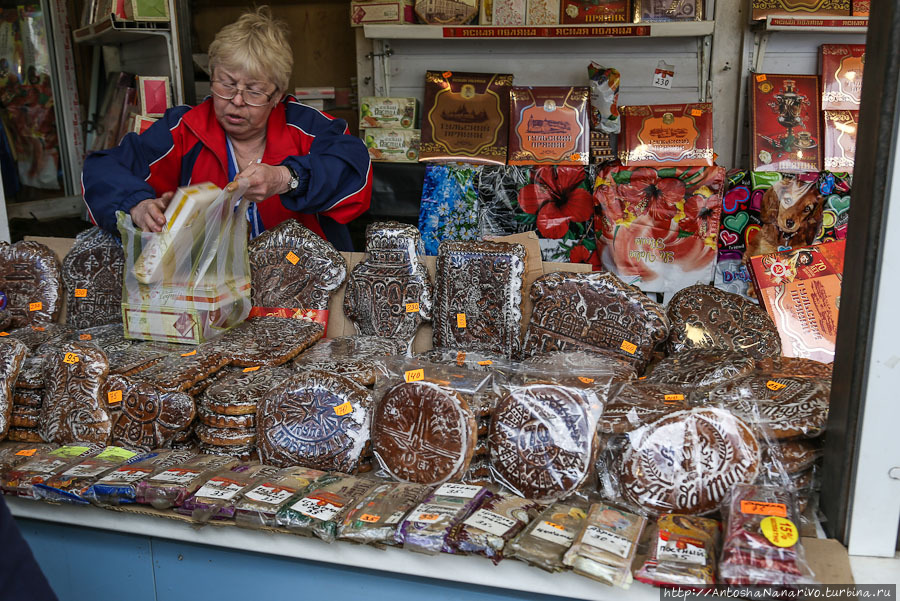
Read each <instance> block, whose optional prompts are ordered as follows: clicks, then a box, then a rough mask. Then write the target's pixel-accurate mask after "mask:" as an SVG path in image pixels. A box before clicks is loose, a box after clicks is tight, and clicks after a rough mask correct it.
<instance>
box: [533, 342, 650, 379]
mask: <svg viewBox="0 0 900 601" xmlns="http://www.w3.org/2000/svg"><path fill="white" fill-rule="evenodd" d="M522 365H523V366H526V367H527V368H529V369H531V368H536V369H537V370H538V371H547V370H556V371H558V372H559V373H562V374H573V375H574V374H578V373H590V374H591V375H597V374H601V373H606V374H609V375H610V376H612V377H613V378H615V379H617V380H631V379H632V378H636V377H637V373H636V372H635V371H634V364H633V363H632V362H631V361H628V360H626V359H624V358H622V356H621V355H618V354H617V353H615V352H613V351H609V350H602V349H591V350H589V351H550V352H547V353H541V354H539V355H534V356H532V357H529V358H527V359H525V360H524V361H522Z"/></svg>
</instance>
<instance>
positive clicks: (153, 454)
mask: <svg viewBox="0 0 900 601" xmlns="http://www.w3.org/2000/svg"><path fill="white" fill-rule="evenodd" d="M196 454H197V453H195V452H193V451H173V450H170V449H156V450H153V451H150V452H149V453H144V454H143V455H141V456H140V457H135V458H134V459H136V461H129V462H128V463H126V464H125V465H121V466H120V467H119V468H117V469H116V470H114V471H112V472H109V473H107V474H106V475H105V476H102V477H101V478H100V479H98V480H97V481H96V482H94V483H93V484H92V485H90V486H89V487H88V488H87V489H86V490H85V491H84V493H83V494H82V495H81V496H82V497H83V498H84V499H86V500H88V501H90V502H91V503H93V504H94V505H122V504H129V503H135V502H141V501H139V500H138V499H137V490H138V483H139V482H140V481H141V480H145V479H147V478H149V477H150V476H152V475H154V474H158V473H159V472H162V471H165V470H167V469H168V468H170V467H172V466H173V465H175V464H178V463H181V462H183V461H187V460H188V459H190V458H191V457H193V456H194V455H196Z"/></svg>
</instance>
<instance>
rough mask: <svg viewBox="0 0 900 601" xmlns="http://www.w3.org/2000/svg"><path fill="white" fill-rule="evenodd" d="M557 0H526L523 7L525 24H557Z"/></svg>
mask: <svg viewBox="0 0 900 601" xmlns="http://www.w3.org/2000/svg"><path fill="white" fill-rule="evenodd" d="M558 23H559V0H528V4H527V5H526V7H525V24H526V25H557V24H558Z"/></svg>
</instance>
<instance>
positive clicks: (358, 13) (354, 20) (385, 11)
mask: <svg viewBox="0 0 900 601" xmlns="http://www.w3.org/2000/svg"><path fill="white" fill-rule="evenodd" d="M415 22H416V13H415V11H414V10H413V0H353V1H352V2H351V3H350V26H351V27H362V26H363V25H371V24H376V23H377V24H395V25H400V24H403V23H415Z"/></svg>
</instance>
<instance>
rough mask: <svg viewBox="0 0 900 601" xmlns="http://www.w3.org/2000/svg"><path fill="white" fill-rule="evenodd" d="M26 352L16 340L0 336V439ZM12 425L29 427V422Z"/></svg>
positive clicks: (8, 419)
mask: <svg viewBox="0 0 900 601" xmlns="http://www.w3.org/2000/svg"><path fill="white" fill-rule="evenodd" d="M27 352H28V349H27V348H26V347H25V345H24V344H22V343H21V342H19V341H18V340H14V339H10V338H9V337H4V338H0V440H3V438H4V437H5V436H6V433H7V431H8V430H9V426H10V420H11V417H12V413H13V404H14V400H15V399H14V396H13V390H14V386H15V383H16V380H17V379H18V378H19V371H20V370H21V369H22V364H23V363H24V362H25V355H26V353H27ZM13 425H15V426H16V427H21V426H25V427H31V425H29V424H18V423H17V424H13ZM33 425H37V424H33Z"/></svg>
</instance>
